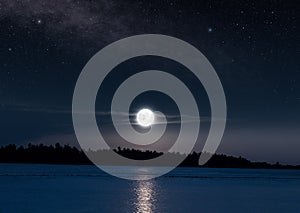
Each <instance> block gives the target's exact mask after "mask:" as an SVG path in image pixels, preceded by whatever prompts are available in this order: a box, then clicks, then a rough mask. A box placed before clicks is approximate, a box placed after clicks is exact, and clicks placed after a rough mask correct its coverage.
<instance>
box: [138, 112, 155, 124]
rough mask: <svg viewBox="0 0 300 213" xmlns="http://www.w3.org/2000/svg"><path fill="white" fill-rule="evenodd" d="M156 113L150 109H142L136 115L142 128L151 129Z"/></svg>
mask: <svg viewBox="0 0 300 213" xmlns="http://www.w3.org/2000/svg"><path fill="white" fill-rule="evenodd" d="M154 119H155V116H154V113H153V112H152V111H151V110H150V109H146V108H145V109H141V110H140V111H138V113H137V114H136V121H137V123H138V124H139V125H140V126H142V127H149V126H151V125H152V124H153V123H154Z"/></svg>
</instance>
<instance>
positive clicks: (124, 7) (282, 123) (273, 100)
mask: <svg viewBox="0 0 300 213" xmlns="http://www.w3.org/2000/svg"><path fill="white" fill-rule="evenodd" d="M299 7H300V5H299V3H297V1H294V0H269V1H250V0H245V1H220V0H217V1H203V0H191V1H176V0H163V1H161V0H160V1H158V0H153V1H147V0H140V1H133V0H128V1H122V0H111V1H109V0H88V1H86V0H76V1H75V0H51V1H49V0H39V1H38V0H0V26H1V27H0V127H1V140H0V144H2V145H5V144H11V143H15V144H28V143H29V142H30V143H46V144H47V143H56V142H60V143H68V144H72V145H77V142H76V138H75V136H74V130H73V126H72V112H71V106H72V96H73V90H74V87H75V84H76V80H77V78H78V76H79V74H80V72H81V70H82V68H83V67H84V65H85V64H86V63H87V62H88V60H89V59H90V58H91V57H92V56H93V55H94V54H96V53H97V52H98V51H99V50H100V49H101V48H103V47H105V46H106V45H108V44H110V43H112V42H114V41H116V40H119V39H121V38H125V37H128V36H132V35H136V34H147V33H151V34H154V33H155V34H165V35H170V36H173V37H177V38H180V39H182V40H185V41H187V42H189V43H190V44H192V45H194V46H195V47H197V48H198V49H199V50H200V51H201V52H202V53H203V54H204V55H205V56H206V57H207V58H208V59H209V61H210V62H211V64H212V65H213V66H214V68H215V70H216V72H217V73H218V75H219V78H220V80H221V82H222V84H223V87H224V91H225V94H226V99H227V105H228V122H227V127H226V131H225V134H224V138H223V141H222V143H221V145H220V147H219V149H218V152H219V153H225V154H231V155H236V156H239V155H242V156H244V157H247V158H249V159H250V160H257V161H268V162H276V161H279V162H281V163H290V164H300V157H299V150H300V62H299V53H300V52H299V51H300V47H299V43H300V42H299V19H298V20H297V18H298V17H297V15H298V13H297V12H298V11H299ZM149 65H151V66H150V68H164V69H166V70H168V71H169V72H170V73H173V74H174V75H177V76H178V77H179V78H182V79H183V81H185V83H186V84H187V85H188V86H189V88H190V89H191V90H192V91H194V93H195V94H194V95H195V96H197V97H198V98H196V99H198V100H197V103H198V104H200V105H201V104H202V100H204V99H205V94H202V93H203V88H201V86H198V84H197V83H196V82H195V79H193V76H191V75H182V70H183V69H184V68H183V67H180V66H179V65H178V64H174V63H173V62H172V61H167V60H162V59H159V58H155V57H152V58H151V57H148V58H147V57H144V58H139V59H138V60H137V61H135V62H134V61H129V62H128V63H126V64H124V65H123V68H122V66H121V67H118V68H116V72H115V73H114V74H112V75H111V76H110V77H109V78H108V79H107V82H110V83H106V84H107V88H106V89H105V88H104V89H103V91H106V93H105V92H104V94H102V96H101V97H98V98H97V104H96V105H97V106H96V109H97V110H98V111H99V112H104V111H105V109H107V101H104V100H107V99H108V100H109V97H111V95H112V94H113V90H114V88H117V85H118V84H120V83H121V82H122V81H123V80H124V79H126V78H127V77H128V76H130V75H132V74H134V73H136V72H138V70H142V69H145V68H147V67H149ZM117 70H119V71H118V72H117ZM158 97H159V98H158ZM199 97H201V98H199ZM202 97H203V98H202ZM158 100H160V101H158ZM206 101H207V100H206ZM136 104H137V106H140V105H141V104H148V105H150V106H152V107H158V108H159V107H161V108H163V107H165V106H168V107H167V108H165V109H162V110H165V111H167V112H169V113H176V112H178V109H176V104H174V103H172V100H169V99H168V97H165V96H163V94H155V93H149V94H144V97H138V98H137V100H136ZM207 108H208V107H207V104H203V107H202V108H201V109H203V110H202V113H203V114H204V117H205V116H209V109H207ZM133 110H134V109H133ZM99 114H101V113H99ZM104 114H105V113H104ZM105 116H106V115H105ZM99 119H100V120H102V121H103V120H104V121H106V119H107V118H102V117H100V118H99ZM104 123H105V122H104ZM99 125H102V126H103V128H104V129H105V128H106V129H105V131H107V132H110V136H109V137H110V138H111V139H114V140H117V139H116V138H117V137H115V135H114V131H113V130H112V128H111V127H110V125H109V119H108V121H107V123H105V124H99ZM171 128H173V132H176V131H175V130H176V128H177V127H176V126H174V127H171ZM204 130H205V125H204ZM171 132H172V131H171ZM172 135H174V134H173V133H170V134H169V136H168V137H169V138H172ZM195 150H201V144H200V145H196V146H195Z"/></svg>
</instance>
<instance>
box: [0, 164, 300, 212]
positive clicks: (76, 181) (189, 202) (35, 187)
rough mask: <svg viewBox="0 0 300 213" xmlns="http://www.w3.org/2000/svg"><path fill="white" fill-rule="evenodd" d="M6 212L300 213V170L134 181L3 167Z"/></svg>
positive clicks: (176, 174)
mask: <svg viewBox="0 0 300 213" xmlns="http://www.w3.org/2000/svg"><path fill="white" fill-rule="evenodd" d="M114 169H115V170H120V171H126V168H125V169H124V167H122V168H121V167H115V168H114ZM137 175H138V174H137ZM0 212H1V213H2V212H3V213H10V212H12V213H14V212H16V213H19V212H20V213H27V212H28V213H35V212H37V213H41V212H42V213H48V212H49V213H50V212H51V213H59V212H70V213H76V212H79V213H88V212H91V213H92V212H117V213H122V212H138V213H150V212H172V213H173V212H300V170H272V169H227V168H226V169H218V168H176V169H174V170H173V171H171V172H170V173H168V174H165V175H164V176H161V177H158V178H155V179H151V180H140V181H134V180H124V179H120V178H117V177H114V176H111V175H109V174H107V173H105V172H103V171H102V170H100V169H99V168H98V167H96V166H93V165H45V164H43V165H42V164H0Z"/></svg>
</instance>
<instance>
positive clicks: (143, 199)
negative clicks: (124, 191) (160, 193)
mask: <svg viewBox="0 0 300 213" xmlns="http://www.w3.org/2000/svg"><path fill="white" fill-rule="evenodd" d="M134 192H135V194H136V202H135V203H134V206H135V212H143V213H151V212H154V210H155V202H156V191H155V186H154V183H153V182H152V181H138V182H137V184H136V187H135V188H134Z"/></svg>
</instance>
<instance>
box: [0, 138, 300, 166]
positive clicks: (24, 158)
mask: <svg viewBox="0 0 300 213" xmlns="http://www.w3.org/2000/svg"><path fill="white" fill-rule="evenodd" d="M112 151H113V152H116V153H118V154H120V155H122V156H124V157H127V158H130V159H134V160H146V159H152V158H156V157H158V156H161V155H163V154H164V153H162V152H157V151H149V150H146V151H141V150H135V149H128V148H120V147H118V148H117V149H113V150H99V151H97V154H100V155H101V154H105V153H107V152H112ZM167 154H168V155H170V156H174V157H176V155H177V156H179V155H182V154H179V153H167ZM200 154H201V153H196V152H193V153H191V154H189V155H186V156H185V157H186V158H185V160H184V161H183V162H182V163H181V164H180V165H179V166H181V167H199V165H198V160H199V156H200ZM0 163H38V164H77V165H90V164H92V162H91V161H90V160H89V159H88V158H87V157H86V155H85V153H84V152H83V151H82V150H79V149H77V148H76V147H71V146H69V145H63V146H62V145H60V144H59V143H56V144H55V145H44V144H39V145H33V144H28V145H27V146H16V145H14V144H11V145H6V146H2V147H0ZM202 167H210V168H270V169H300V165H298V166H291V165H281V164H279V163H276V164H270V163H266V162H251V161H249V160H247V159H245V158H243V157H233V156H227V155H223V154H214V155H213V156H212V158H211V159H210V160H209V161H208V162H207V163H206V164H205V165H204V166H202Z"/></svg>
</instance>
